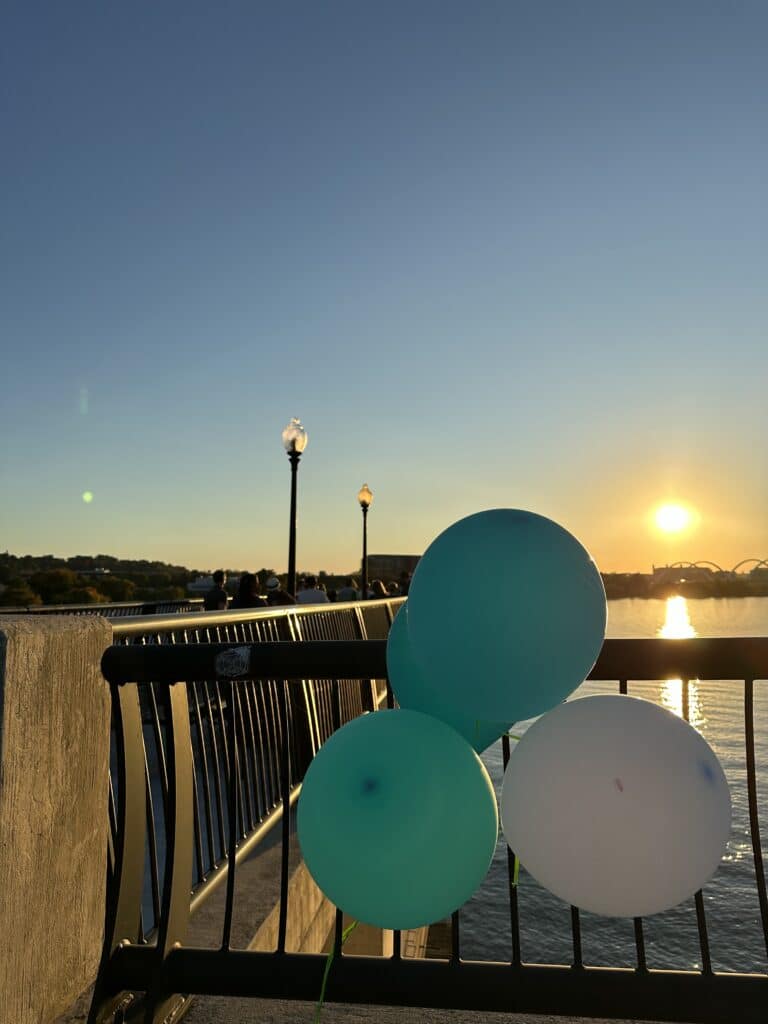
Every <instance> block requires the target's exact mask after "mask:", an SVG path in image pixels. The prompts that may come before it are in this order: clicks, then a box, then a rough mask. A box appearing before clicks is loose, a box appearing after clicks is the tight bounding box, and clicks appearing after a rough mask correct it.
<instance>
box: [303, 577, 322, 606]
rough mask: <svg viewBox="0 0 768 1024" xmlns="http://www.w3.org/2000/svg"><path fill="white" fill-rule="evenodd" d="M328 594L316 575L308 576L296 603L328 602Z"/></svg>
mask: <svg viewBox="0 0 768 1024" xmlns="http://www.w3.org/2000/svg"><path fill="white" fill-rule="evenodd" d="M328 603H329V601H328V595H327V594H326V592H325V591H324V590H322V589H321V588H320V587H318V585H317V578H316V577H315V576H307V577H306V579H305V580H304V586H303V587H302V589H301V590H300V591H299V592H298V594H297V595H296V604H328Z"/></svg>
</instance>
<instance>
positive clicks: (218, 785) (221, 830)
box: [202, 683, 227, 864]
mask: <svg viewBox="0 0 768 1024" xmlns="http://www.w3.org/2000/svg"><path fill="white" fill-rule="evenodd" d="M202 686H203V693H204V694H205V703H206V708H207V710H208V727H209V729H210V742H211V760H212V762H213V781H214V793H215V796H216V826H217V832H218V839H219V852H218V854H217V856H216V858H215V859H214V863H215V864H218V862H219V859H220V858H221V857H223V856H224V851H225V850H226V848H227V840H226V829H225V825H224V790H223V787H222V782H221V761H220V758H219V742H218V740H217V739H216V719H215V718H214V715H213V704H212V703H211V687H210V684H209V683H203V684H202ZM219 722H220V723H222V728H223V722H222V719H219Z"/></svg>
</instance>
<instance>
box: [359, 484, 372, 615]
mask: <svg viewBox="0 0 768 1024" xmlns="http://www.w3.org/2000/svg"><path fill="white" fill-rule="evenodd" d="M357 500H358V501H359V502H360V508H361V509H362V510H363V567H362V568H363V572H362V577H363V578H362V582H361V589H360V593H361V595H362V600H363V601H365V599H366V598H367V597H368V509H369V508H370V507H371V503H372V502H373V494H371V492H370V491H369V490H368V484H363V486H362V487H361V488H360V490H359V491H358V492H357Z"/></svg>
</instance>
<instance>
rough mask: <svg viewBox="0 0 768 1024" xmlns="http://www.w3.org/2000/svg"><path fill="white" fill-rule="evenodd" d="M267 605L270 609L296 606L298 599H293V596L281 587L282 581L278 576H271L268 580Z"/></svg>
mask: <svg viewBox="0 0 768 1024" xmlns="http://www.w3.org/2000/svg"><path fill="white" fill-rule="evenodd" d="M267 604H268V605H269V606H270V607H277V606H279V605H288V604H296V599H295V598H293V597H291V595H290V594H289V593H287V592H286V591H285V590H283V588H282V587H281V586H280V580H279V579H278V578H277V576H270V577H269V579H268V580H267Z"/></svg>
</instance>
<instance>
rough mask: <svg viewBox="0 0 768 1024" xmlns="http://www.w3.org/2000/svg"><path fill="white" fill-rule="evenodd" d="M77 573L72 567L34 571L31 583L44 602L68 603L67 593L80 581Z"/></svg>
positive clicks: (30, 579)
mask: <svg viewBox="0 0 768 1024" xmlns="http://www.w3.org/2000/svg"><path fill="white" fill-rule="evenodd" d="M80 582H81V581H80V578H79V576H78V575H77V573H74V572H72V570H71V569H46V570H44V571H43V572H36V573H33V574H32V576H30V578H29V585H30V586H31V587H32V589H33V590H36V591H37V593H38V594H39V595H40V597H41V598H42V600H43V604H68V603H70V602H69V599H68V598H67V597H66V595H67V594H68V593H69V592H70V591H71V590H72V588H73V587H76V586H77V585H78V583H80Z"/></svg>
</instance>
